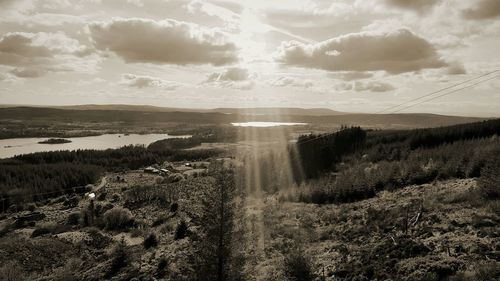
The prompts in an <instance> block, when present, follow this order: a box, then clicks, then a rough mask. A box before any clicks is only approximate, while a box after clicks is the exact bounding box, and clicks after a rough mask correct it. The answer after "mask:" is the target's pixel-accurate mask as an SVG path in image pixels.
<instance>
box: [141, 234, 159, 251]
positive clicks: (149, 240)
mask: <svg viewBox="0 0 500 281" xmlns="http://www.w3.org/2000/svg"><path fill="white" fill-rule="evenodd" d="M142 244H143V245H144V248H146V249H149V248H152V247H156V246H157V245H158V239H157V238H156V235H155V234H154V233H151V234H149V235H148V237H146V239H144V242H143V243H142Z"/></svg>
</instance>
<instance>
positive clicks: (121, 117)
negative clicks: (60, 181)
mask: <svg viewBox="0 0 500 281" xmlns="http://www.w3.org/2000/svg"><path fill="white" fill-rule="evenodd" d="M487 119H490V118H480V117H463V116H447V115H438V114H428V113H399V114H367V113H340V112H337V111H334V110H330V109H321V108H316V109H302V108H272V107H269V108H244V109H238V108H216V109H202V110H198V109H182V108H163V107H155V106H134V105H82V106H62V107H60V106H54V107H37V106H34V107H33V106H31V107H30V106H17V107H14V106H1V105H0V120H38V121H45V122H55V121H60V120H65V122H91V123H96V122H97V123H98V122H101V121H105V122H128V123H133V124H138V123H141V124H158V123H164V122H178V123H193V124H230V123H232V122H246V121H263V122H265V121H271V122H276V121H279V122H301V123H308V124H311V125H312V124H328V126H332V125H338V126H340V125H360V126H367V127H372V128H426V127H439V126H449V125H455V124H463V123H470V122H477V121H481V120H487Z"/></svg>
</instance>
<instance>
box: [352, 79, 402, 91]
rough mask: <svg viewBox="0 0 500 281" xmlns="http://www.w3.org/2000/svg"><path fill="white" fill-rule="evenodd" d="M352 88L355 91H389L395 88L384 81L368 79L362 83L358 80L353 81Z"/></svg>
mask: <svg viewBox="0 0 500 281" xmlns="http://www.w3.org/2000/svg"><path fill="white" fill-rule="evenodd" d="M353 89H354V90H355V91H356V92H364V91H370V92H379V93H381V92H390V91H393V90H395V88H394V86H392V85H391V84H388V83H384V82H376V81H370V82H367V83H363V82H360V81H356V82H354V87H353Z"/></svg>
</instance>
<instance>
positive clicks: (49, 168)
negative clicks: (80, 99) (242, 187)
mask: <svg viewBox="0 0 500 281" xmlns="http://www.w3.org/2000/svg"><path fill="white" fill-rule="evenodd" d="M221 153H222V151H220V150H216V149H204V150H176V149H167V148H162V149H159V148H158V147H156V146H154V145H153V146H152V147H144V146H125V147H122V148H119V149H107V150H74V151H53V152H38V153H31V154H23V155H19V156H16V157H13V158H9V159H3V160H1V161H0V200H1V201H2V206H0V207H1V208H2V209H3V210H6V209H7V208H8V207H9V206H10V205H12V204H16V203H22V202H31V201H38V200H41V199H46V198H51V197H56V196H59V195H62V194H66V193H72V192H73V188H74V187H77V186H85V185H87V184H91V183H95V182H96V181H97V180H98V179H99V177H100V176H101V175H102V174H103V173H104V172H117V171H126V170H134V169H139V168H141V167H145V166H148V165H151V164H153V163H163V162H164V161H166V160H169V161H182V160H199V159H206V158H209V157H213V156H216V155H220V154H221Z"/></svg>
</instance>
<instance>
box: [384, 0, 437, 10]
mask: <svg viewBox="0 0 500 281" xmlns="http://www.w3.org/2000/svg"><path fill="white" fill-rule="evenodd" d="M439 1H440V0H385V3H386V4H387V5H390V6H394V7H397V8H400V9H406V10H412V11H415V12H419V13H422V12H425V11H428V10H429V9H431V8H432V7H434V5H436V4H437V3H438V2H439Z"/></svg>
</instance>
